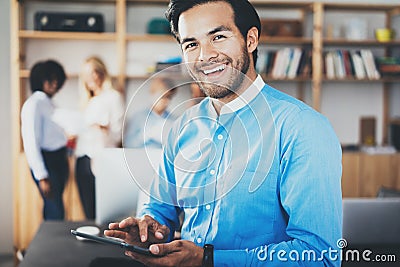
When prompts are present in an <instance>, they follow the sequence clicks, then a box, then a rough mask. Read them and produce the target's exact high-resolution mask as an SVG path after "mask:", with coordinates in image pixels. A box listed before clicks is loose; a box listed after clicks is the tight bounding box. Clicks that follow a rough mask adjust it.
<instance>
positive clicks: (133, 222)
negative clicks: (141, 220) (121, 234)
mask: <svg viewBox="0 0 400 267" xmlns="http://www.w3.org/2000/svg"><path fill="white" fill-rule="evenodd" d="M135 225H137V221H136V219H134V218H133V217H128V218H126V219H123V220H122V221H121V222H120V223H119V225H118V227H119V228H128V227H131V226H135Z"/></svg>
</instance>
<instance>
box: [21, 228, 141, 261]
mask: <svg viewBox="0 0 400 267" xmlns="http://www.w3.org/2000/svg"><path fill="white" fill-rule="evenodd" d="M84 225H95V224H94V223H93V222H92V223H89V222H66V221H62V222H61V221H59V222H54V221H53V222H51V221H45V222H43V223H42V224H41V225H40V228H39V230H38V232H37V233H36V235H35V238H34V239H33V240H32V242H31V244H30V245H29V248H28V250H27V253H26V255H25V258H24V260H23V261H22V262H21V264H20V265H19V267H47V266H48V267H50V266H51V267H54V266H57V267H63V266H69V267H70V266H74V267H80V266H82V267H83V266H85V267H87V266H90V264H91V263H92V262H93V261H94V260H96V261H97V262H99V261H101V260H105V261H107V260H108V261H109V260H110V258H113V260H115V263H117V264H113V265H112V266H117V265H121V264H118V263H121V262H125V264H122V265H126V262H128V260H129V259H128V257H126V256H125V255H124V250H123V249H122V248H119V247H114V246H111V245H107V244H101V243H96V242H93V241H79V240H77V239H76V237H75V236H73V235H72V234H71V232H70V230H71V229H76V228H78V227H80V226H84ZM129 261H131V260H129ZM131 262H132V263H133V261H131ZM96 266H97V265H96ZM129 266H135V265H131V264H129Z"/></svg>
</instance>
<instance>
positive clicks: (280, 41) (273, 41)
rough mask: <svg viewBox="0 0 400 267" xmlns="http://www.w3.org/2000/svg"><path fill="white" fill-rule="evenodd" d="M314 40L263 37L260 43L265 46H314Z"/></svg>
mask: <svg viewBox="0 0 400 267" xmlns="http://www.w3.org/2000/svg"><path fill="white" fill-rule="evenodd" d="M312 42H313V40H312V38H305V37H266V36H261V38H260V43H261V44H263V45H268V44H277V45H312Z"/></svg>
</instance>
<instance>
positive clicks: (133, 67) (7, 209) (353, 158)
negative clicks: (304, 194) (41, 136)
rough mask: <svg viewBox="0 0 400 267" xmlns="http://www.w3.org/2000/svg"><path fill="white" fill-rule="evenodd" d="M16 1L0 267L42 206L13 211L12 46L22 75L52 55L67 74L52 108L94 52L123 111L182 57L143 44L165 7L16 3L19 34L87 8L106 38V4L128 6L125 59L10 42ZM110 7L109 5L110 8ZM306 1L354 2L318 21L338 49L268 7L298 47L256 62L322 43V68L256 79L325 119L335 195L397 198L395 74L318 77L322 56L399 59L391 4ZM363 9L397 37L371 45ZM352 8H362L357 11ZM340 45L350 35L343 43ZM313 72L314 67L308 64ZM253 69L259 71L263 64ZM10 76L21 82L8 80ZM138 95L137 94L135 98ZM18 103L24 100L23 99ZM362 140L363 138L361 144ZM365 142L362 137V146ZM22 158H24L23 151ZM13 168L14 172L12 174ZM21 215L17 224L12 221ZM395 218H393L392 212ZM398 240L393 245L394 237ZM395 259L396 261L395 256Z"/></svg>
mask: <svg viewBox="0 0 400 267" xmlns="http://www.w3.org/2000/svg"><path fill="white" fill-rule="evenodd" d="M14 2H18V1H17V0H4V1H0V21H1V25H2V27H0V36H2V38H0V69H1V71H0V80H1V87H0V122H1V123H0V127H1V130H0V140H1V142H0V151H1V153H0V177H1V181H2V183H1V186H0V226H1V227H0V266H5V267H6V266H16V265H18V259H16V252H17V251H21V250H27V249H29V243H30V241H31V240H32V238H33V237H34V234H35V233H36V231H37V229H38V227H39V225H40V223H41V219H40V209H41V207H40V206H39V207H40V208H39V210H38V211H32V210H29V206H28V209H26V210H22V211H21V210H18V211H16V210H15V207H16V205H15V203H16V202H18V201H19V200H18V198H20V197H21V194H20V192H24V194H25V193H26V192H27V190H30V189H36V188H35V187H34V186H32V185H29V184H27V183H31V182H32V180H31V178H30V177H29V179H27V180H26V182H24V181H23V180H18V181H19V183H18V185H19V186H22V187H25V186H26V187H27V188H28V189H27V188H24V189H21V188H15V184H16V183H15V180H16V179H20V177H16V175H19V176H21V173H23V174H25V175H29V172H28V171H27V169H26V168H27V167H26V166H25V165H26V163H25V165H23V163H21V160H16V158H13V157H12V155H13V153H16V151H19V150H18V149H16V148H15V147H14V146H15V143H18V144H20V142H21V141H20V133H19V132H16V131H15V129H18V127H15V125H16V124H17V123H18V122H16V121H19V115H18V114H17V113H18V109H16V108H15V107H14V106H13V105H14V103H16V100H15V99H13V97H15V93H14V92H15V90H20V88H19V86H18V88H17V87H16V85H15V82H13V81H16V80H18V79H20V80H21V81H22V82H21V83H22V84H23V86H25V87H28V86H27V75H26V73H25V72H24V71H21V72H18V73H19V74H15V72H14V71H13V70H15V64H17V62H16V61H15V60H16V58H13V54H12V53H13V52H12V51H13V48H15V46H20V44H16V43H15V42H12V40H14V41H15V40H19V41H20V42H24V45H23V46H20V47H23V49H25V51H24V56H25V57H24V59H23V60H25V61H24V63H25V69H28V68H29V67H31V66H32V65H33V64H34V62H35V61H37V60H41V59H48V58H56V59H57V60H59V61H60V62H61V63H62V64H63V65H64V67H65V69H66V71H67V74H71V75H70V76H71V77H70V78H69V79H68V80H67V82H66V84H65V86H64V89H63V90H62V92H60V94H59V95H57V96H56V97H55V99H54V101H55V103H56V105H57V106H59V107H60V108H62V109H64V110H73V111H76V110H77V109H78V103H77V101H76V99H77V96H78V91H77V87H78V77H77V73H78V70H79V66H80V65H81V63H82V62H83V60H84V59H85V58H86V57H88V56H91V55H98V56H100V57H101V58H102V59H103V60H104V61H105V63H106V65H107V67H108V68H109V70H110V73H111V74H112V75H113V77H114V78H115V80H116V83H117V84H119V85H120V88H118V89H121V90H122V91H123V92H124V94H125V98H126V103H127V104H129V100H130V99H132V97H133V98H136V100H137V99H138V100H137V101H134V102H135V103H142V102H143V101H142V100H144V99H146V98H147V97H148V92H144V93H143V90H139V89H143V88H142V87H141V86H142V85H143V84H144V83H145V81H146V80H147V78H149V77H150V75H151V73H154V71H155V69H156V66H157V63H160V62H161V63H165V62H169V60H176V59H177V58H179V57H180V48H179V46H178V45H177V44H176V42H174V40H173V38H171V40H169V39H166V38H165V37H163V38H160V39H157V37H155V38H151V37H150V38H148V39H146V38H145V37H142V36H144V35H145V33H147V31H149V28H148V26H149V23H150V21H151V19H155V18H156V19H157V18H160V17H162V16H163V11H164V10H165V7H166V6H167V1H162V0H160V1H149V2H147V1H129V0H126V1H125V0H124V1H120V0H115V1H82V2H84V3H79V1H72V2H71V3H69V2H68V1H64V2H63V1H52V2H51V1H30V0H25V1H22V2H23V3H24V4H25V5H26V6H27V9H26V11H25V16H24V18H23V21H24V23H25V26H24V28H25V29H26V31H25V32H28V31H31V30H34V27H35V25H34V14H35V12H37V11H40V10H46V11H50V12H55V11H58V9H59V8H60V7H62V8H63V11H69V12H82V11H86V12H89V11H91V12H99V13H102V14H104V18H105V31H106V32H113V31H115V28H116V20H117V19H116V18H115V14H116V12H117V11H116V8H115V7H114V5H115V2H123V3H129V2H133V3H132V4H131V5H129V8H128V9H127V18H126V22H127V25H126V32H127V33H128V35H129V34H131V35H132V36H136V37H132V39H131V40H128V41H127V42H126V47H125V49H126V50H125V51H124V52H126V53H120V51H118V49H119V48H117V49H116V47H118V40H117V41H115V40H114V41H111V42H109V41H96V40H95V41H93V40H90V39H89V40H85V38H76V39H74V38H70V39H68V38H67V39H68V40H61V39H57V38H55V39H52V38H46V37H44V38H40V37H39V38H32V39H29V37H26V36H25V37H23V38H16V39H13V38H12V36H13V34H15V33H13V30H15V29H13V25H12V21H13V20H12V14H13V12H12V6H13V5H14V4H15V3H14ZM62 2H63V3H62ZM109 2H111V3H112V4H109ZM250 2H254V3H258V4H259V6H257V9H258V10H259V11H260V15H261V17H268V16H269V15H271V13H270V12H269V11H268V10H267V11H266V9H268V8H266V7H265V6H263V5H262V3H263V2H265V3H268V2H271V1H268V0H265V1H263V0H257V1H250ZM272 2H276V3H279V4H281V5H285V3H287V4H289V3H293V2H294V1H287V0H281V1H272ZM260 3H261V4H260ZM308 3H311V4H314V3H322V4H338V5H341V4H343V5H354V7H355V8H351V9H350V11H346V12H342V11H343V10H341V9H338V10H335V9H334V8H332V10H333V11H332V14H329V12H328V11H326V10H325V13H324V17H323V18H321V23H322V28H323V30H322V32H321V34H322V36H321V37H319V38H320V39H319V40H324V38H337V39H340V40H344V41H343V42H342V43H341V42H336V43H335V42H334V41H332V42H331V43H329V42H328V41H327V42H323V41H321V42H319V41H318V40H317V41H315V38H318V37H317V36H315V34H314V32H313V19H315V18H313V17H312V15H309V14H308V15H305V16H304V14H302V15H299V14H298V13H297V11H296V10H295V11H293V10H292V9H290V10H286V9H284V10H276V9H275V10H274V13H275V14H274V16H276V17H275V19H282V18H284V19H298V17H301V18H302V19H303V23H304V25H305V26H304V30H303V32H302V36H303V37H304V40H303V41H300V42H299V43H296V42H295V43H290V42H289V43H290V44H287V43H286V44H285V41H280V42H276V43H272V44H268V39H267V41H265V42H264V43H263V44H261V45H260V49H259V53H261V54H263V56H261V57H260V58H261V59H263V60H265V57H264V56H265V55H266V54H268V51H271V50H274V51H278V50H279V49H283V48H285V47H292V48H293V47H302V48H304V47H308V49H309V50H310V49H311V50H313V49H316V47H318V46H321V45H322V46H323V48H322V49H325V50H324V52H323V53H322V56H321V59H320V65H319V66H320V68H323V69H324V70H323V71H321V72H320V74H321V77H318V76H317V75H315V74H309V78H305V79H302V78H295V79H293V80H290V79H286V78H284V79H279V78H271V76H268V75H267V76H265V78H264V80H265V81H266V82H267V83H269V84H271V85H272V86H274V87H275V88H277V89H279V90H282V91H284V92H286V93H288V94H289V95H292V96H294V97H297V98H300V99H301V100H303V101H304V102H306V103H307V104H309V105H311V106H313V107H314V108H315V109H317V110H318V111H320V112H321V113H322V114H324V115H325V116H326V117H327V118H328V119H329V120H330V122H331V124H332V126H333V128H334V130H335V132H336V134H337V136H338V138H339V141H340V142H341V144H342V149H343V177H342V191H343V192H342V194H343V198H344V199H348V198H362V199H375V198H379V197H380V196H382V195H383V194H385V193H386V194H390V196H391V197H393V196H395V195H396V194H398V192H399V191H400V167H399V166H400V164H399V163H400V154H399V150H400V145H399V143H400V73H399V72H398V73H395V74H391V75H390V77H389V78H385V77H383V76H381V77H379V78H377V79H374V78H371V79H369V78H368V77H367V78H365V79H360V80H357V79H356V78H351V79H346V78H345V79H340V78H335V79H332V80H331V81H329V80H328V79H326V77H325V76H324V75H326V71H327V70H326V68H327V67H326V65H325V64H326V62H325V58H326V55H327V53H328V52H329V51H332V52H333V51H339V50H348V51H355V50H359V49H367V50H370V51H372V53H373V54H374V56H375V57H384V56H386V55H388V54H390V55H391V56H393V57H395V58H398V59H399V61H400V2H399V0H339V1H335V0H325V1H324V0H321V1H308ZM368 5H370V6H374V5H388V6H394V7H395V8H393V12H392V13H391V16H392V21H391V28H393V29H394V32H395V35H394V39H393V40H391V41H389V45H388V44H387V43H386V44H385V43H379V42H378V41H377V40H376V36H375V29H377V28H384V27H385V23H387V20H386V17H385V15H382V14H381V13H379V12H375V11H376V10H375V11H374V10H371V8H368ZM127 6H128V4H127ZM360 6H367V7H366V8H364V7H363V8H359V9H357V7H360ZM137 10H139V11H137ZM303 16H304V17H303ZM353 25H357V27H356V29H355V32H356V33H355V35H356V37H355V38H356V40H353V41H354V42H353V43H352V41H351V38H352V37H351V36H350V37H349V36H348V35H349V34H350V35H351V31H352V29H351V27H352V26H353ZM48 33H49V32H48ZM49 34H51V33H49ZM157 34H159V33H155V34H154V35H156V36H157ZM353 34H354V33H353ZM360 34H361V37H360V36H359V35H360ZM328 35H329V36H328ZM138 36H139V37H138ZM346 38H350V41H349V40H346ZM359 38H361V40H360V39H359ZM364 41H365V42H364ZM357 42H359V45H357ZM304 51H305V50H304ZM122 58H125V60H124V64H123V68H124V74H123V75H122V76H121V75H120V67H121V61H122ZM312 64H314V63H312ZM312 66H313V67H315V65H312ZM261 68H262V69H263V70H264V68H265V66H263V67H261ZM313 71H314V72H315V71H316V70H313ZM15 75H20V76H21V77H15ZM24 75H25V76H24ZM381 75H382V74H381ZM263 77H264V76H263ZM144 87H145V86H144ZM316 87H319V90H317V92H316V91H315V90H314V89H315V88H316ZM138 88H139V89H138ZM136 92H140V93H139V94H136ZM189 99H190V92H189V88H188V86H183V87H182V88H181V89H180V90H179V91H178V93H177V96H176V97H175V98H174V100H173V105H175V106H179V105H180V103H182V102H184V101H189ZM18 101H23V99H19V100H17V102H18ZM136 108H137V107H136ZM366 135H369V137H368V136H367V137H365V136H366ZM371 136H372V137H371ZM363 138H364V140H362V139H363ZM365 138H367V139H366V140H365ZM371 138H372V139H371ZM21 154H22V155H23V151H22V152H21ZM17 158H18V157H17ZM24 166H25V167H24ZM21 169H23V170H21ZM16 170H18V173H19V174H16ZM29 186H30V187H29ZM29 188H30V189H29ZM20 190H22V191H20ZM70 190H72V191H73V190H75V191H73V193H71V197H70V198H68V201H70V202H69V205H76V206H75V209H74V208H72V209H73V211H72V213H71V214H72V215H71V216H70V218H69V219H70V220H73V221H80V220H83V213H82V209H81V206H80V203H79V198H77V193H76V189H70ZM72 191H71V192H72ZM36 193H37V192H33V193H31V194H30V195H28V197H27V196H24V201H27V198H29V197H33V198H37V199H35V200H34V201H33V202H34V203H35V204H34V205H40V199H39V195H37V194H36ZM74 194H75V195H74ZM379 194H381V195H379ZM34 207H36V206H34ZM395 210H396V209H395ZM397 210H399V209H397ZM23 212H28V214H29V215H25V216H24V215H22V216H21V214H22V213H23ZM31 214H36V215H35V216H34V217H33V228H34V229H33V230H32V231H31V232H30V231H29V230H28V231H21V230H19V229H21V228H24V227H28V228H29V227H30V226H29V225H21V224H25V223H26V221H27V220H28V218H27V217H29V216H30V215H31ZM22 217H23V220H24V221H23V222H22V221H20V220H21V218H22ZM393 218H394V217H393ZM397 218H399V216H398V215H397ZM388 219H389V218H388ZM32 232H33V233H32ZM398 241H399V244H400V237H399V239H398ZM398 261H400V258H399V259H398Z"/></svg>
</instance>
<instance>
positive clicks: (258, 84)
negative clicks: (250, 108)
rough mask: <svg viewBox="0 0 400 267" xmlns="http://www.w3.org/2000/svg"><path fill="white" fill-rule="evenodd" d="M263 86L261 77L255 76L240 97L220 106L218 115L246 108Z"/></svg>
mask: <svg viewBox="0 0 400 267" xmlns="http://www.w3.org/2000/svg"><path fill="white" fill-rule="evenodd" d="M264 85H265V83H264V81H263V79H262V78H261V76H260V75H257V78H256V79H255V80H254V82H253V83H252V84H251V85H250V86H249V88H247V89H246V90H245V91H244V92H243V93H242V94H241V95H239V96H238V97H236V98H235V99H233V100H232V101H230V102H229V103H227V104H225V105H223V106H222V108H221V112H220V115H222V114H228V113H233V112H236V111H238V110H240V109H241V108H243V107H244V106H246V105H247V104H248V103H250V102H251V101H252V100H253V99H254V98H255V97H256V96H257V95H258V93H259V92H260V91H261V90H262V88H263V87H264ZM211 102H212V101H211Z"/></svg>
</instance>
